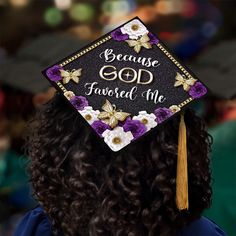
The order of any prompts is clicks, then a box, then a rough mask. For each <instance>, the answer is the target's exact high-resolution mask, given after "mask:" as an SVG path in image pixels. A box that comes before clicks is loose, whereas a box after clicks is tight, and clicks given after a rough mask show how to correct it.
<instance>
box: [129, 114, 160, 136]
mask: <svg viewBox="0 0 236 236" xmlns="http://www.w3.org/2000/svg"><path fill="white" fill-rule="evenodd" d="M133 120H140V121H141V122H142V123H143V124H144V125H145V126H146V127H147V131H148V130H150V129H151V128H154V127H155V126H157V122H156V116H155V115H154V114H153V113H151V114H148V113H147V112H146V111H140V112H139V115H138V116H134V117H133Z"/></svg>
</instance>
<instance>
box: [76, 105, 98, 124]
mask: <svg viewBox="0 0 236 236" xmlns="http://www.w3.org/2000/svg"><path fill="white" fill-rule="evenodd" d="M78 112H79V113H80V114H81V115H82V116H83V117H84V119H85V120H86V121H87V122H88V123H89V124H92V123H93V122H94V121H96V120H98V114H99V113H100V112H99V111H98V110H93V108H92V107H91V106H86V107H84V109H83V110H82V111H78Z"/></svg>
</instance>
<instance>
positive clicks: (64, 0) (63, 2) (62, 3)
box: [54, 0, 72, 10]
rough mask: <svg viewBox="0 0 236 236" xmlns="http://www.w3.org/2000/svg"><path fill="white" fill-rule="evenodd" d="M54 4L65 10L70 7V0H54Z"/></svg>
mask: <svg viewBox="0 0 236 236" xmlns="http://www.w3.org/2000/svg"><path fill="white" fill-rule="evenodd" d="M54 2H55V5H56V7H57V8H58V9H60V10H67V9H69V8H70V7H71V4H72V1H71V0H54Z"/></svg>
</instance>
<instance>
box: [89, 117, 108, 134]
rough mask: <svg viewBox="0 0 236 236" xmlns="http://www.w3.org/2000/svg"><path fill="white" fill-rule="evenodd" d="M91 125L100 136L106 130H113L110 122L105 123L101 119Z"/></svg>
mask: <svg viewBox="0 0 236 236" xmlns="http://www.w3.org/2000/svg"><path fill="white" fill-rule="evenodd" d="M91 126H92V127H93V129H94V130H95V131H96V133H97V134H98V135H99V136H100V137H102V133H103V132H104V131H105V130H111V127H110V126H109V125H108V124H105V123H104V122H102V121H100V120H96V121H94V122H93V123H92V125H91Z"/></svg>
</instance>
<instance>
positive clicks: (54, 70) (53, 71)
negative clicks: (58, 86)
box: [46, 65, 62, 82]
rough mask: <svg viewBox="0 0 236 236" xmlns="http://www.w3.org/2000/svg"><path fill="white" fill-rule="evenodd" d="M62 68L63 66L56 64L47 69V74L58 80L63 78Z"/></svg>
mask: <svg viewBox="0 0 236 236" xmlns="http://www.w3.org/2000/svg"><path fill="white" fill-rule="evenodd" d="M60 70H62V67H60V66H58V65H55V66H53V67H51V68H49V69H47V71H46V75H47V77H48V78H49V79H50V80H51V81H54V82H57V81H59V80H61V79H62V77H61V72H60Z"/></svg>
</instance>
